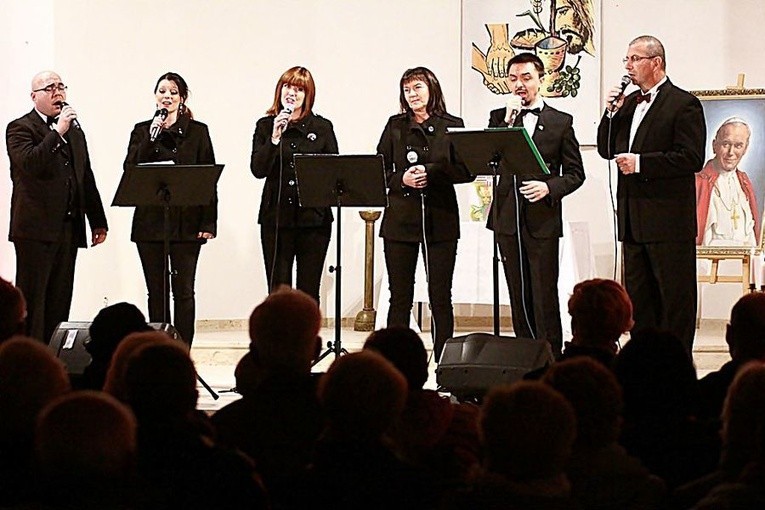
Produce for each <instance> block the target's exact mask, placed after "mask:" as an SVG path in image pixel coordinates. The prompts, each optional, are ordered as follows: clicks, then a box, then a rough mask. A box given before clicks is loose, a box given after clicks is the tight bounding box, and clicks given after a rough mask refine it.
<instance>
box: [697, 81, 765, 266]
mask: <svg viewBox="0 0 765 510" xmlns="http://www.w3.org/2000/svg"><path fill="white" fill-rule="evenodd" d="M692 94H694V95H695V96H697V97H698V98H699V99H700V100H701V105H702V107H703V108H704V117H705V119H706V124H707V143H706V154H705V158H704V161H705V163H704V170H703V171H702V172H699V173H698V174H697V178H696V182H697V198H698V202H697V204H696V207H697V219H698V221H699V223H701V222H703V224H704V226H703V228H700V229H699V233H700V234H699V236H697V246H696V254H697V256H699V258H708V259H714V258H716V256H718V257H719V258H738V257H743V256H745V255H751V254H752V253H755V254H759V253H761V252H762V251H763V248H765V228H763V225H764V224H765V221H763V220H765V216H764V215H763V213H764V212H765V210H764V207H765V89H763V88H757V89H745V88H732V89H723V90H696V91H692ZM734 117H735V118H738V119H741V120H743V121H745V124H746V125H747V126H749V133H750V136H749V143H748V144H747V146H746V147H745V148H744V154H743V155H739V156H738V159H736V158H735V157H732V158H731V159H730V160H729V161H728V162H727V164H728V166H730V165H731V164H733V163H731V162H733V161H735V167H734V169H735V170H736V171H737V172H740V173H742V174H744V176H743V177H741V178H740V179H739V181H741V180H742V179H743V180H744V181H747V180H748V181H749V183H750V184H751V190H752V192H753V194H754V197H755V201H756V205H754V206H753V205H752V204H751V202H750V201H749V200H747V202H748V204H749V210H750V211H752V216H751V218H752V220H754V218H756V220H754V224H755V225H756V224H757V223H759V224H760V225H759V228H757V229H756V231H755V232H754V233H753V235H754V237H755V242H754V243H753V244H751V245H741V244H740V243H739V244H733V243H731V245H725V244H724V242H725V241H724V240H715V241H713V244H708V243H706V242H705V240H706V239H705V237H710V236H705V235H704V234H705V233H708V225H707V216H706V215H704V209H705V207H706V210H707V211H708V210H709V208H710V205H709V201H708V200H709V198H708V194H709V191H707V192H706V194H705V193H704V192H703V191H700V190H702V189H703V187H704V185H703V184H701V182H702V181H703V180H704V177H705V175H709V174H710V172H711V171H712V168H713V167H715V166H716V167H718V168H719V166H720V163H719V162H720V161H721V160H722V156H720V155H718V154H716V152H720V153H721V152H722V151H723V149H722V146H723V144H722V143H718V144H717V145H715V143H714V142H715V136H716V134H717V132H718V129H720V128H721V126H722V125H723V123H725V122H726V121H727V120H729V119H731V118H734ZM710 165H711V166H710ZM708 183H709V179H707V188H708ZM743 186H744V184H742V187H743ZM745 194H747V193H746V192H745ZM705 196H706V199H705ZM747 196H749V195H748V194H747ZM705 200H706V206H704V202H705ZM752 209H754V210H752ZM735 214H736V213H735V212H733V215H734V216H735ZM702 216H704V217H703V218H702ZM740 217H741V216H738V217H736V218H735V219H733V222H734V224H735V223H736V220H737V219H739V218H740ZM731 218H733V216H731ZM744 221H746V219H745V220H744ZM721 243H722V244H721Z"/></svg>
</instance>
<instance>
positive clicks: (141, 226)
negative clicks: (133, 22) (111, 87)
mask: <svg viewBox="0 0 765 510" xmlns="http://www.w3.org/2000/svg"><path fill="white" fill-rule="evenodd" d="M154 95H155V99H156V102H157V112H156V113H155V115H154V119H153V120H146V121H143V122H139V123H138V124H136V125H135V127H134V128H133V132H132V133H131V134H130V145H129V146H128V153H127V157H126V158H125V167H127V166H128V165H136V164H140V163H158V162H163V163H172V164H176V165H201V164H214V163H215V155H214V154H213V147H212V141H211V140H210V134H209V132H208V131H207V126H206V125H205V124H202V123H201V122H197V121H196V120H194V119H193V117H192V114H191V110H189V109H188V108H187V107H186V100H187V99H188V97H189V89H188V86H187V85H186V81H185V80H184V79H183V78H182V77H181V76H180V75H179V74H176V73H166V74H163V75H162V76H160V78H159V80H157V85H156V87H155V88H154ZM156 133H158V134H157V135H156V136H155V139H154V140H153V141H152V135H153V134H156ZM217 219H218V200H217V194H216V196H214V198H213V199H212V201H211V202H210V204H208V205H205V206H190V207H171V208H170V219H169V224H168V234H169V239H170V253H169V259H170V269H171V272H172V274H173V278H172V279H171V283H172V289H173V302H174V310H173V318H174V324H175V327H176V329H177V330H178V333H179V334H180V335H181V337H182V338H183V340H185V341H186V342H188V343H189V344H191V342H192V340H193V338H194V320H195V301H194V278H195V275H196V269H197V261H198V259H199V251H200V249H201V247H202V245H203V244H204V243H206V242H207V240H208V239H213V238H214V237H215V233H216V223H217ZM163 220H164V209H163V207H161V206H142V207H136V210H135V214H134V215H133V229H132V232H131V240H132V241H133V242H135V243H136V246H137V248H138V255H139V256H140V258H141V265H142V266H143V273H144V277H145V279H146V287H147V289H148V292H149V321H150V322H170V317H169V316H168V317H165V316H164V309H163V308H164V302H165V300H166V299H168V298H169V296H168V292H167V289H168V286H167V285H166V284H167V279H168V278H167V275H166V274H164V264H163V262H164V260H163V259H164V251H163V229H164V221H163ZM168 309H169V306H168ZM168 315H169V310H168Z"/></svg>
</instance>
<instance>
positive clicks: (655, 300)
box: [598, 36, 706, 356]
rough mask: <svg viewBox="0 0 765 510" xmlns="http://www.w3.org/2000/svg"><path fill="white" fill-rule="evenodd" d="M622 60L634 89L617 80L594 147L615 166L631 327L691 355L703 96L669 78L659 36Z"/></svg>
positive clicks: (633, 46) (639, 41)
mask: <svg viewBox="0 0 765 510" xmlns="http://www.w3.org/2000/svg"><path fill="white" fill-rule="evenodd" d="M624 67H625V69H626V70H627V74H628V75H629V78H630V80H631V82H632V83H633V84H634V85H637V86H638V87H639V90H637V91H635V92H633V93H631V94H629V95H627V96H626V97H624V96H623V95H622V90H623V88H622V87H618V86H617V87H614V88H613V89H612V90H611V91H610V92H609V93H608V96H607V99H606V112H605V114H604V115H603V118H602V119H601V121H600V125H599V127H598V152H599V153H600V155H601V156H602V157H604V158H606V159H610V160H613V161H614V162H615V164H616V166H617V169H618V171H619V173H618V176H619V177H618V188H617V192H616V195H617V202H618V219H619V240H620V241H622V250H623V255H624V280H625V282H624V283H625V287H626V289H627V292H628V293H629V295H630V298H631V299H632V303H633V306H634V319H635V327H634V328H633V331H637V330H640V329H646V328H659V329H664V330H668V331H670V332H672V333H674V334H675V335H677V336H678V337H679V338H680V340H681V341H682V342H683V344H684V345H685V347H686V349H687V351H688V355H689V356H690V355H691V350H692V347H693V338H694V334H695V321H696V246H695V239H696V195H695V173H696V172H698V171H700V170H701V168H702V166H703V162H704V146H705V144H706V124H705V121H704V111H703V110H702V108H701V103H700V101H699V100H698V98H696V97H695V96H693V95H691V94H690V93H688V92H686V91H684V90H682V89H680V88H678V87H676V86H675V85H673V84H672V82H671V81H670V80H669V78H667V75H666V58H665V54H664V47H663V45H662V44H661V42H660V41H659V40H658V39H656V38H655V37H652V36H641V37H638V38H636V39H634V40H633V41H632V42H631V43H630V45H629V48H628V50H627V56H626V58H625V59H624Z"/></svg>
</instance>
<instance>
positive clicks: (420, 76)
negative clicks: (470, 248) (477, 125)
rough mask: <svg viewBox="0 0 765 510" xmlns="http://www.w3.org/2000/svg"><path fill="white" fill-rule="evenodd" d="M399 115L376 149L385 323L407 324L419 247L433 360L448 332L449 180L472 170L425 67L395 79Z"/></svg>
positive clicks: (452, 245)
mask: <svg viewBox="0 0 765 510" xmlns="http://www.w3.org/2000/svg"><path fill="white" fill-rule="evenodd" d="M399 104H400V106H401V113H400V114H398V115H394V116H392V117H391V118H390V119H388V123H387V124H386V126H385V129H384V130H383V133H382V136H381V137H380V143H379V144H378V145H377V152H378V153H379V154H382V155H383V157H384V160H385V173H386V178H387V184H388V201H389V203H388V207H387V208H386V209H385V212H384V213H383V219H382V224H381V226H380V237H382V238H383V245H384V250H385V265H386V267H387V270H388V283H389V285H390V309H389V310H388V327H390V326H407V327H408V326H409V321H410V317H411V313H412V304H413V301H414V275H415V270H416V267H417V258H418V257H419V252H420V247H421V246H422V251H423V259H424V261H425V270H426V272H427V275H428V297H429V300H430V307H431V311H432V315H433V324H434V331H433V333H432V336H433V352H434V355H435V359H436V362H438V360H439V359H440V357H441V352H442V351H443V348H444V344H445V343H446V340H447V339H448V338H451V337H452V335H453V333H454V311H453V309H452V278H453V276H454V263H455V259H456V256H457V239H459V236H460V227H459V210H458V208H457V197H456V194H455V192H454V184H456V183H461V182H470V181H472V180H473V178H474V177H473V176H471V175H470V173H469V172H468V171H467V168H466V167H465V165H464V164H462V163H461V162H459V161H457V159H456V158H455V155H454V148H453V147H452V145H451V144H450V143H449V141H448V140H447V138H446V128H448V127H464V125H465V124H464V122H463V121H462V119H460V118H459V117H455V116H453V115H450V114H449V113H447V111H446V103H445V101H444V96H443V93H442V92H441V84H440V83H439V82H438V79H437V78H436V76H435V75H434V74H433V72H432V71H430V70H429V69H427V68H425V67H415V68H413V69H408V70H407V71H405V72H404V74H403V76H402V77H401V80H400V82H399Z"/></svg>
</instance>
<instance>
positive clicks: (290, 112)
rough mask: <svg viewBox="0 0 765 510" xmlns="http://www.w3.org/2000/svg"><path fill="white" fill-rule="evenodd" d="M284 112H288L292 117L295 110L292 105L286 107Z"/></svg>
mask: <svg viewBox="0 0 765 510" xmlns="http://www.w3.org/2000/svg"><path fill="white" fill-rule="evenodd" d="M284 111H285V112H287V114H288V115H292V112H294V111H295V110H294V109H293V108H292V105H291V104H288V105H285V106H284Z"/></svg>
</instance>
